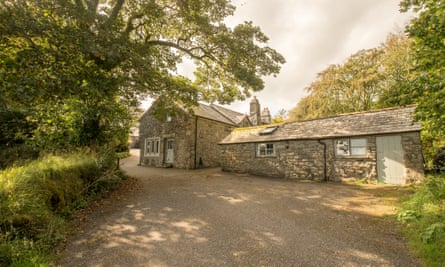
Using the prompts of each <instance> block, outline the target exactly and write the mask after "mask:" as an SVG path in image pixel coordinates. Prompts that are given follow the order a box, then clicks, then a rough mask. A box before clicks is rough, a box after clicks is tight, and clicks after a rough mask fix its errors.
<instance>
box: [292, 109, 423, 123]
mask: <svg viewBox="0 0 445 267" xmlns="http://www.w3.org/2000/svg"><path fill="white" fill-rule="evenodd" d="M413 107H417V104H411V105H406V106H395V107H388V108H381V109H371V110H363V111H355V112H349V113H341V114H336V115H330V116H326V117H319V118H313V119H307V120H301V121H288V122H284V123H283V124H288V123H297V122H306V121H316V120H324V119H332V118H337V117H345V116H351V115H360V114H368V113H377V112H382V111H388V110H396V109H404V108H413Z"/></svg>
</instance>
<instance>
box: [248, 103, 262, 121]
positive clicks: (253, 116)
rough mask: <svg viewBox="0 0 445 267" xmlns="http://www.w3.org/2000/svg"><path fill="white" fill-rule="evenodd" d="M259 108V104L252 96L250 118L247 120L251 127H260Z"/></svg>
mask: <svg viewBox="0 0 445 267" xmlns="http://www.w3.org/2000/svg"><path fill="white" fill-rule="evenodd" d="M260 110H261V107H260V102H259V101H258V99H257V98H256V96H254V97H253V98H252V100H251V101H250V114H249V115H250V116H249V119H250V121H251V122H252V124H253V125H260V124H261V113H260Z"/></svg>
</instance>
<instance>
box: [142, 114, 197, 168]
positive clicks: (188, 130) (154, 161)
mask: <svg viewBox="0 0 445 267" xmlns="http://www.w3.org/2000/svg"><path fill="white" fill-rule="evenodd" d="M139 121H140V126H139V136H140V147H141V153H140V162H141V164H142V165H147V166H153V167H162V166H165V153H166V141H167V139H170V138H173V139H174V143H173V150H174V163H173V167H175V168H186V169H191V168H194V145H195V144H194V138H195V137H194V132H195V131H194V117H193V118H192V117H190V116H187V115H186V114H176V115H175V116H173V117H172V119H171V121H169V122H167V121H165V122H162V121H159V120H158V119H156V118H155V116H154V115H153V114H152V112H151V110H148V111H147V112H146V113H145V114H144V115H143V116H142V117H141V119H140V120H139ZM152 137H159V138H160V141H161V143H160V153H159V156H148V157H147V156H145V155H144V154H145V153H144V147H145V138H152Z"/></svg>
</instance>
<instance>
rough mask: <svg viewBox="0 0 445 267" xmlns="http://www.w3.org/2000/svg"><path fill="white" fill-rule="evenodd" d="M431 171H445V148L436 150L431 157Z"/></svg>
mask: <svg viewBox="0 0 445 267" xmlns="http://www.w3.org/2000/svg"><path fill="white" fill-rule="evenodd" d="M432 162H433V169H434V170H436V171H438V172H444V171H445V146H443V147H440V148H439V149H437V151H436V153H435V154H434V156H433V160H432Z"/></svg>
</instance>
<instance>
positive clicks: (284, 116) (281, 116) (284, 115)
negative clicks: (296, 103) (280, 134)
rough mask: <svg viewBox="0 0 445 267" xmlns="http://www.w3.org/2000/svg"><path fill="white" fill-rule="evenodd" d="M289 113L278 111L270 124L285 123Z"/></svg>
mask: <svg viewBox="0 0 445 267" xmlns="http://www.w3.org/2000/svg"><path fill="white" fill-rule="evenodd" d="M288 114H289V112H287V110H285V109H284V108H283V109H280V110H278V112H277V114H275V116H274V117H273V118H272V122H273V123H280V122H285V121H286V120H287V119H288V117H289V115H288Z"/></svg>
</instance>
